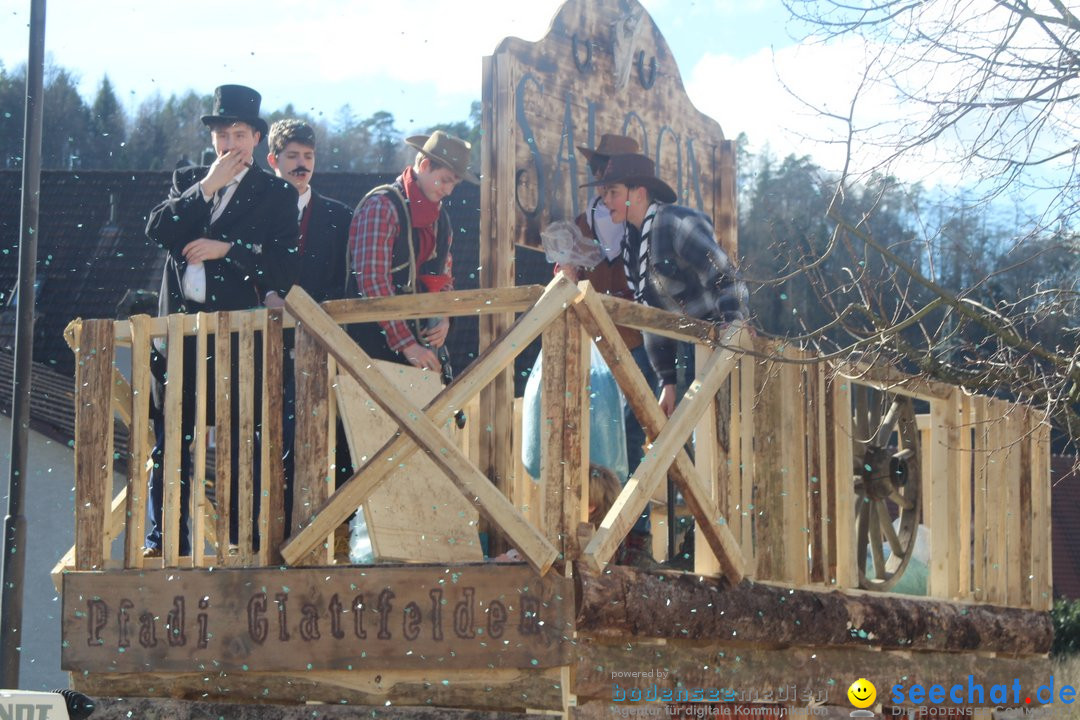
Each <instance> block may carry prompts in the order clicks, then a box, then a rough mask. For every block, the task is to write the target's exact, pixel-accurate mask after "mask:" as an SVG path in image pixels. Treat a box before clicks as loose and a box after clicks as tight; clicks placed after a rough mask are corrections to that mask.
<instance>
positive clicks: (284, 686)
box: [72, 664, 563, 720]
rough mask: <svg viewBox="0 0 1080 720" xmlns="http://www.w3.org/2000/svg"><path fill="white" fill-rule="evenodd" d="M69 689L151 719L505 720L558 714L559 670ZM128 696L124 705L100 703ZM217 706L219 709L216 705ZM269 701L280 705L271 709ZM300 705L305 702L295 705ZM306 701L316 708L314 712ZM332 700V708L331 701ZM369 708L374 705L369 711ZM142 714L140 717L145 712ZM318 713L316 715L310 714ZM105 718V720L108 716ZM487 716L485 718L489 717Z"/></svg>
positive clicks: (300, 675)
mask: <svg viewBox="0 0 1080 720" xmlns="http://www.w3.org/2000/svg"><path fill="white" fill-rule="evenodd" d="M72 686H73V687H74V688H75V689H77V690H79V691H80V692H84V693H87V694H88V695H90V696H91V697H94V698H96V699H98V700H99V702H98V707H99V710H98V712H99V713H100V712H102V710H104V709H108V710H110V711H111V710H112V709H113V708H114V707H117V704H118V703H122V702H130V703H131V705H132V711H131V714H128V711H125V710H123V706H122V705H121V706H120V710H119V711H118V713H117V714H115V715H112V717H121V718H128V717H131V718H146V717H149V714H148V713H146V712H145V710H144V708H145V707H146V706H145V705H142V704H140V703H146V704H148V705H149V706H150V707H152V708H153V709H154V710H155V711H158V712H160V713H161V715H159V716H158V717H167V718H169V719H170V720H204V718H208V717H209V718H234V719H235V718H238V717H245V718H250V717H252V715H245V716H237V715H236V713H237V712H238V707H239V704H240V703H251V704H252V705H253V706H254V707H250V706H249V707H247V708H245V709H244V710H243V711H241V712H245V713H246V712H249V711H250V713H252V714H254V715H256V716H258V717H268V716H269V713H271V712H273V713H274V718H275V720H314V718H316V717H317V718H319V719H320V720H354V719H355V718H356V715H357V714H358V713H359V712H360V710H359V709H358V707H363V706H378V710H377V716H378V717H380V718H386V719H387V720H390V719H394V720H406V718H407V717H408V716H409V714H410V712H412V713H416V714H417V716H416V720H422V719H423V720H433V718H434V717H445V718H447V720H470V719H471V718H473V717H476V713H475V711H471V712H470V711H468V710H438V709H433V708H465V707H467V708H476V709H480V710H497V711H499V718H500V719H501V720H511V719H512V718H513V717H517V716H512V715H509V714H508V713H507V709H508V708H510V707H514V706H517V707H523V706H524V703H526V702H527V703H528V706H529V708H538V709H548V710H558V709H559V708H560V706H561V698H562V693H563V690H562V685H561V668H559V667H553V668H542V669H536V670H516V669H506V670H502V669H492V668H487V667H485V668H484V669H483V671H482V672H477V670H476V669H475V668H461V669H458V668H448V667H444V666H442V665H441V664H440V666H439V667H437V668H432V669H426V670H388V669H382V668H380V669H378V670H323V671H307V670H302V671H297V672H292V673H252V672H239V673H234V672H232V671H213V672H211V671H203V672H198V673H180V674H170V673H112V674H110V673H87V674H86V675H83V674H81V673H80V674H78V675H77V676H73V679H72ZM179 694H183V695H184V696H185V697H187V698H190V700H189V701H188V703H187V704H188V705H189V706H190V708H191V715H190V716H187V715H182V714H180V712H179V711H175V710H174V708H173V707H172V706H171V703H181V701H176V700H143V701H140V700H138V698H172V697H175V696H176V695H179ZM118 697H123V698H130V700H127V701H120V700H106V701H102V700H101V698H118ZM214 699H218V700H220V703H218V704H214V703H213V702H212V700H214ZM266 703H281V705H277V706H273V707H271V706H267V705H266ZM296 703H300V704H296ZM304 703H318V704H319V707H318V709H317V710H312V708H311V707H310V705H305V704H304ZM329 703H335V704H329ZM367 709H368V710H369V711H370V710H371V708H367ZM140 711H141V712H140ZM315 712H317V713H318V715H314V714H313V713H315ZM107 717H108V716H107ZM485 717H486V716H485Z"/></svg>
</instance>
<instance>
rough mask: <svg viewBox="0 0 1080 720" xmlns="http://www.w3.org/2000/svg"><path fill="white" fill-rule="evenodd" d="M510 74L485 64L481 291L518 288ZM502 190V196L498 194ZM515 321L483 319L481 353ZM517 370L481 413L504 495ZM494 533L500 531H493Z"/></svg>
mask: <svg viewBox="0 0 1080 720" xmlns="http://www.w3.org/2000/svg"><path fill="white" fill-rule="evenodd" d="M508 70H509V68H508V67H507V65H506V63H505V62H500V57H499V56H498V55H496V56H493V57H485V58H484V60H483V69H482V73H483V80H482V83H483V90H482V92H483V97H484V102H483V104H482V108H483V110H482V112H483V121H484V125H483V126H484V127H485V128H487V132H485V133H484V134H483V136H482V139H481V152H480V165H481V174H482V175H483V177H484V178H485V180H487V182H484V183H482V184H481V186H480V206H481V208H482V212H481V213H480V268H481V269H480V286H481V287H486V288H509V287H513V286H514V239H515V238H514V217H515V207H514V196H513V192H512V188H514V187H515V179H514V161H513V155H512V154H500V152H502V149H503V148H513V147H514V137H515V133H516V131H517V122H516V120H515V117H516V116H515V113H514V103H513V97H512V96H513V91H512V90H511V88H510V80H509V75H508ZM495 188H499V189H500V192H498V193H496V192H494V190H495ZM513 321H514V316H513V315H511V314H506V313H498V314H490V315H483V316H481V318H480V328H479V329H480V347H488V346H489V345H492V344H494V343H495V342H496V341H497V340H498V338H500V337H502V335H503V334H504V333H505V332H506V331H507V329H508V328H509V327H510V325H511V323H513ZM513 404H514V376H513V367H508V368H505V369H503V370H502V371H501V372H500V373H498V375H496V377H495V379H494V380H493V381H492V382H491V383H490V384H489V385H488V386H486V387H485V388H484V389H483V390H482V391H481V393H480V410H481V414H482V415H483V417H484V423H485V425H486V426H487V427H489V428H490V429H491V430H490V432H487V433H485V434H483V435H481V437H480V469H481V471H482V472H484V473H485V474H486V475H487V476H488V478H490V479H491V481H492V482H493V483H495V487H497V488H498V489H499V490H501V491H502V492H503V493H504V494H506V493H508V492H509V490H510V485H511V479H512V478H513V473H514V458H513V457H511V449H512V448H513V439H512V437H511V426H512V422H513ZM492 531H494V529H493V528H492ZM490 540H491V543H492V544H491V548H492V550H493V551H500V552H501V551H502V549H503V548H504V547H505V543H504V541H503V540H502V539H501V538H500V537H497V536H496V533H494V532H492V536H491V538H490Z"/></svg>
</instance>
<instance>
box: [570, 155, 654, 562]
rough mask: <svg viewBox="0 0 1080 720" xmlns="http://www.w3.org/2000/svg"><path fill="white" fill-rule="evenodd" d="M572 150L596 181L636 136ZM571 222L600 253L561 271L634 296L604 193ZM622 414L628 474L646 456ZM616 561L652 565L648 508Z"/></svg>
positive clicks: (644, 364)
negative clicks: (588, 263) (587, 264)
mask: <svg viewBox="0 0 1080 720" xmlns="http://www.w3.org/2000/svg"><path fill="white" fill-rule="evenodd" d="M577 149H578V151H579V152H580V153H581V154H582V155H584V156H585V159H586V160H587V161H588V163H589V171H590V172H591V173H592V175H593V177H594V178H595V179H597V180H599V179H600V178H601V177H603V176H604V171H605V170H606V169H607V165H608V160H609V159H610V158H611V156H612V155H621V154H623V153H636V152H639V150H638V143H637V141H636V140H634V139H633V138H629V137H626V136H625V135H614V134H604V135H601V136H600V143H599V144H598V145H597V146H596V147H595V148H594V149H589V148H586V147H581V146H578V148H577ZM575 223H576V224H577V226H578V228H580V229H581V232H582V234H583V235H584V236H585V237H587V238H593V239H595V240H597V241H598V244H599V245H600V249H601V250H602V252H603V257H602V258H601V259H600V262H599V263H598V264H597V265H596V266H595V267H592V268H588V269H586V268H573V269H570V268H565V267H564V268H562V270H563V271H564V272H565V273H567V274H568V275H570V276H571V277H572V278H576V279H578V280H588V281H589V282H590V283H592V286H593V288H594V289H596V291H597V292H602V293H604V294H607V295H613V296H615V297H620V298H624V299H626V300H633V299H634V294H633V292H631V290H630V286H629V285H628V284H627V281H626V271H625V270H624V269H623V258H622V255H623V253H622V245H623V242H624V238H625V237H626V223H624V222H620V223H615V222H612V220H611V211H610V210H608V208H607V206H605V205H604V202H603V198H602V197H601V196H600V195H596V197H593V198H592V199H590V200H589V204H588V207H587V208H586V210H585V212H583V213H581V214H580V215H579V216H578V217H577V219H576V220H575ZM567 271H569V272H567ZM619 334H620V335H621V336H622V339H623V342H625V343H626V347H627V348H629V349H630V354H631V355H633V357H634V361H635V362H636V363H637V366H638V368H640V369H641V373H642V374H643V375H644V376H645V381H646V382H648V383H649V385H650V386H651V387H652V388H653V391H654V392H656V389H657V377H656V373H655V371H653V367H652V364H651V363H650V362H649V356H648V354H646V352H645V345H644V342H643V340H642V336H641V333H640V332H638V331H637V330H633V329H631V328H619ZM623 414H624V421H625V425H626V459H627V464H628V467H629V470H630V474H631V475H633V474H634V470H635V469H636V468H637V466H638V464H639V463H640V462H641V460H642V458H643V457H644V455H645V453H644V446H645V430H644V429H643V428H642V427H641V423H640V422H638V419H637V417H636V416H635V415H634V412H633V410H631V409H630V406H629V405H626V406H625V407H624V408H623ZM616 562H619V563H620V564H625V565H643V566H648V565H652V564H655V561H654V560H653V557H652V535H651V533H650V523H649V511H648V508H646V510H645V511H644V512H643V513H642V515H641V517H640V518H638V521H637V523H635V525H634V527H633V529H632V530H631V531H630V535H629V536H628V537H627V538H626V541H625V542H624V543H623V545H622V547H620V548H619V553H618V555H617V556H616Z"/></svg>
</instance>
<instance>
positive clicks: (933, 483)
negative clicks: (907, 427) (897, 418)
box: [923, 400, 956, 599]
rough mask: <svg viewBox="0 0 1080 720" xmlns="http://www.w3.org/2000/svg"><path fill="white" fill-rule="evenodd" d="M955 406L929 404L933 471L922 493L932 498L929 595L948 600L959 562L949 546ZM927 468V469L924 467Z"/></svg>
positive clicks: (943, 402)
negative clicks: (952, 426) (956, 562)
mask: <svg viewBox="0 0 1080 720" xmlns="http://www.w3.org/2000/svg"><path fill="white" fill-rule="evenodd" d="M951 409H952V405H951V403H949V402H948V401H946V400H936V401H934V402H932V403H930V424H931V429H930V448H929V457H930V467H929V471H925V470H924V473H923V489H924V491H925V492H926V493H927V495H929V497H930V504H929V509H930V517H929V525H930V538H931V548H930V576H929V578H928V582H929V585H928V590H927V594H928V595H929V596H930V597H935V598H942V599H948V598H950V597H951V595H950V591H951V590H952V587H953V583H952V582H951V578H950V572H951V570H952V569H953V567H954V563H955V560H956V556H955V547H954V546H953V545H952V544H951V543H950V532H949V526H950V525H951V524H953V523H954V522H955V520H956V516H955V511H956V508H955V507H954V506H953V504H952V503H951V502H950V500H951V497H952V495H951V493H950V491H949V490H950V488H949V476H948V471H949V445H948V442H949V426H950V424H951V422H950V421H951V419H952V416H951V413H950V411H951ZM924 468H925V466H924Z"/></svg>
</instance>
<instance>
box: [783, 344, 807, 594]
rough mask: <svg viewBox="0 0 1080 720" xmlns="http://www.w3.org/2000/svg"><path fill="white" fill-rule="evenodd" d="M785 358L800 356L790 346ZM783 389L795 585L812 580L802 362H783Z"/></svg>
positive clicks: (787, 576) (786, 509)
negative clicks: (809, 565) (810, 574)
mask: <svg viewBox="0 0 1080 720" xmlns="http://www.w3.org/2000/svg"><path fill="white" fill-rule="evenodd" d="M782 352H783V354H784V358H783V359H784V360H787V359H789V358H790V359H794V360H798V359H801V354H800V353H798V352H797V351H795V350H793V349H791V348H784V349H783V351H782ZM780 388H781V391H780V392H781V398H782V399H783V400H782V402H783V407H782V409H781V412H780V416H779V417H780V428H781V438H780V458H781V460H780V462H781V466H780V473H781V475H780V485H781V487H782V488H783V490H782V495H781V505H780V507H781V520H780V522H781V526H780V528H779V529H780V530H781V536H782V538H783V540H782V541H783V542H784V545H785V552H784V565H783V568H784V570H783V573H784V574H783V579H784V580H786V581H787V582H791V583H793V584H795V585H798V586H802V585H806V584H807V583H808V582H809V580H810V576H809V571H808V570H809V568H808V566H807V546H808V545H809V542H808V541H809V537H808V536H809V532H808V523H807V478H806V468H807V460H806V413H807V406H806V400H807V397H806V386H805V380H804V375H803V368H802V365H796V364H793V363H790V362H783V361H781V364H780Z"/></svg>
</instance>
